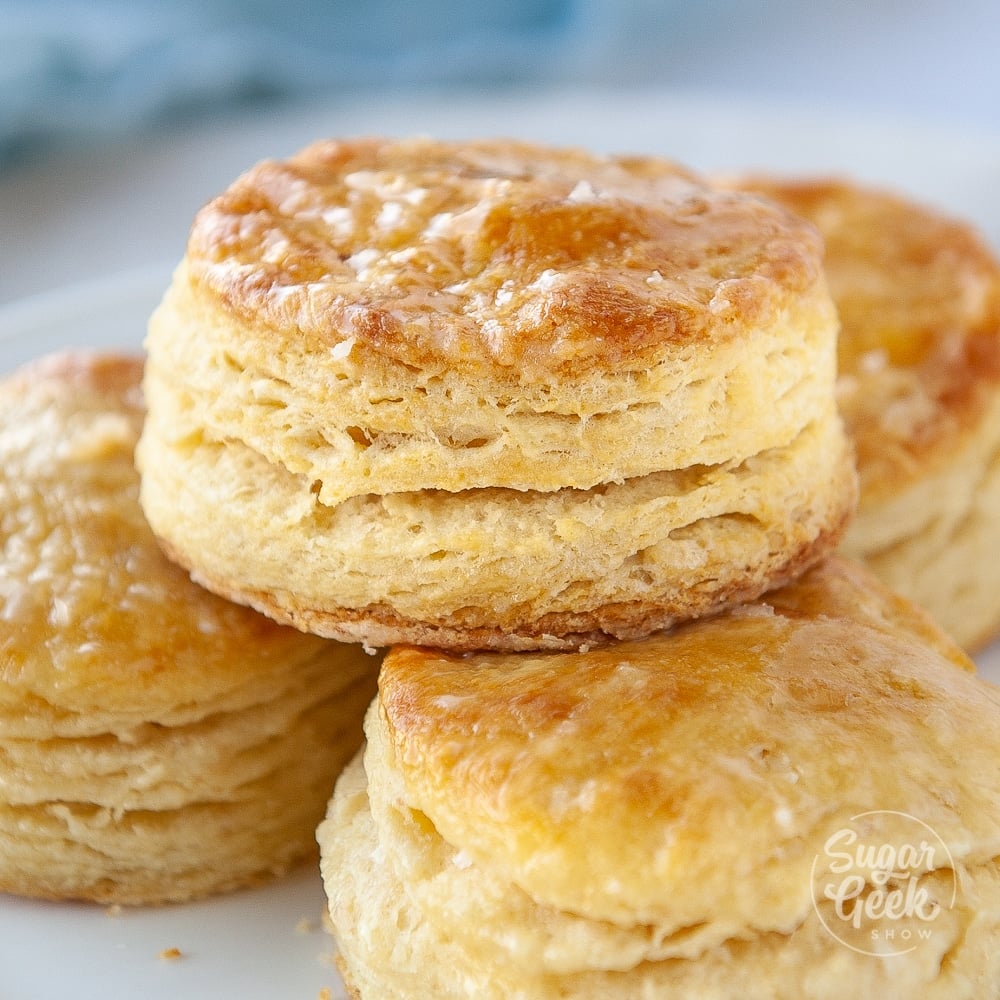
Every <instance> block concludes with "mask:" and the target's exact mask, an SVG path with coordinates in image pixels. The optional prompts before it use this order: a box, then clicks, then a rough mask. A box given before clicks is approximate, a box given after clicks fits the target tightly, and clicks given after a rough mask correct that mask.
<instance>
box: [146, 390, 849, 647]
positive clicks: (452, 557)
mask: <svg viewBox="0 0 1000 1000" xmlns="http://www.w3.org/2000/svg"><path fill="white" fill-rule="evenodd" d="M139 461H140V465H141V467H142V473H143V476H142V493H141V502H142V504H143V507H144V510H145V512H146V516H147V518H148V519H149V522H150V524H151V526H152V528H153V530H154V532H155V533H156V534H157V535H158V537H159V539H160V541H161V544H162V545H163V546H164V548H165V549H166V550H167V552H168V553H169V554H170V556H171V558H173V559H174V560H175V561H177V562H178V563H179V564H180V565H182V566H185V567H187V568H188V569H189V570H190V571H191V573H192V576H193V577H194V578H195V579H196V580H198V581H199V582H200V583H202V584H203V585H205V586H206V587H208V588H209V589H211V590H214V591H216V592H217V593H219V594H221V595H223V596H225V597H228V598H230V599H232V600H236V601H239V602H241V603H245V604H249V605H250V606H252V607H255V608H257V609H258V610H260V611H263V612H264V613H265V614H268V615H270V616H271V617H273V618H274V619H276V620H277V621H280V622H285V623H290V624H293V625H295V626H297V627H299V628H301V629H303V630H306V631H310V632H315V633H317V634H319V635H325V636H330V637H333V638H337V639H342V640H346V641H363V642H367V643H369V644H371V645H376V646H380V645H388V644H390V643H394V642H415V643H420V644H426V645H436V646H442V647H447V648H452V649H475V648H496V649H510V650H516V649H537V648H551V649H565V648H575V647H577V646H579V645H581V644H587V643H590V642H595V641H602V640H606V639H607V638H609V637H614V638H631V637H636V636H639V635H644V634H648V633H649V632H651V631H654V630H656V629H659V628H664V627H668V626H670V625H672V624H673V623H674V622H676V621H678V620H683V619H688V618H693V617H697V616H699V615H702V614H705V613H708V612H711V611H715V610H718V609H719V608H721V607H724V606H727V605H730V604H733V603H736V602H739V601H742V600H746V599H750V598H753V597H756V596H757V595H758V594H760V593H762V592H763V591H765V590H767V589H769V588H771V587H774V586H777V585H779V584H781V583H784V582H787V581H788V580H790V579H792V578H793V577H794V576H796V575H797V574H799V573H801V572H802V571H803V570H804V569H806V568H807V567H808V566H810V565H812V564H813V563H815V562H816V561H817V560H819V559H820V558H821V557H822V556H823V555H824V554H825V553H827V552H828V551H830V550H831V549H832V548H833V547H834V546H835V545H836V544H837V542H838V541H839V538H840V535H841V532H842V530H843V528H844V525H845V522H846V520H847V518H848V516H849V514H850V513H851V511H852V510H853V506H854V501H855V487H856V483H855V475H854V469H853V464H852V457H851V454H850V451H849V447H848V445H847V443H846V439H845V437H844V435H843V431H842V428H841V426H840V423H839V418H838V417H837V416H836V414H835V412H834V410H833V405H832V402H831V406H830V408H829V411H828V413H827V414H826V417H825V419H823V420H821V421H818V422H816V423H814V424H811V425H809V426H808V427H807V428H806V429H805V430H804V431H803V432H802V433H801V434H799V435H798V436H797V437H796V438H795V439H794V440H793V441H792V442H791V443H790V444H789V445H788V446H786V447H781V448H774V449H770V450H768V451H766V452H764V453H762V454H759V455H755V456H754V457H752V458H750V459H748V460H746V461H744V462H731V463H725V464H722V465H718V466H698V467H693V468H688V469H684V470H680V471H676V472H661V473H656V474H653V475H650V476H643V477H640V478H639V479H633V480H626V481H625V482H622V483H612V484H607V485H604V486H600V487H595V488H594V489H590V490H558V491H554V492H550V493H538V492H534V491H517V490H503V489H483V490H469V491H464V492H461V493H445V492H443V491H430V490H424V491H419V492H415V493H403V494H391V495H388V496H374V495H372V496H366V497H356V498H354V499H352V500H350V501H347V502H345V503H343V504H340V505H339V506H337V507H333V508H329V507H326V506H324V505H323V504H321V503H319V502H318V500H317V498H316V496H315V494H314V493H313V492H312V490H311V484H310V482H309V480H308V478H307V477H304V476H296V475H292V474H291V473H289V472H288V471H287V470H286V469H284V468H282V467H280V466H276V465H273V464H271V463H268V462H267V461H265V460H264V459H263V457H262V456H260V455H259V454H258V453H256V452H253V451H251V450H250V449H248V448H246V447H245V446H242V445H240V444H239V443H237V442H232V441H230V442H227V443H226V444H224V445H223V444H218V443H212V442H208V441H204V440H199V439H195V440H191V439H185V440H183V441H176V440H172V439H171V437H170V429H169V427H163V426H161V423H160V418H159V417H158V415H157V414H155V413H153V414H150V417H149V419H148V420H147V424H146V430H145V433H144V437H143V441H142V443H141V445H140V451H139Z"/></svg>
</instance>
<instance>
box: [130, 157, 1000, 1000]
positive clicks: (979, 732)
mask: <svg viewBox="0 0 1000 1000" xmlns="http://www.w3.org/2000/svg"><path fill="white" fill-rule="evenodd" d="M757 191H758V189H757V188H756V187H753V189H752V190H740V189H738V187H734V186H731V185H729V186H727V185H721V184H710V183H708V182H707V181H705V180H703V179H702V178H700V177H698V176H696V175H695V174H693V173H692V172H690V171H689V170H687V169H685V168H683V167H680V166H678V165H677V164H674V163H671V162H666V161H663V160H658V159H651V158H637V157H599V156H595V155H592V154H589V153H586V152H584V151H579V150H567V149H553V148H547V147H541V146H536V145H529V144H525V143H518V142H512V141H499V140H497V141H480V142H453V143H445V142H435V141H432V140H399V141H396V140H379V139H363V140H352V141H344V142H323V143H319V144H316V145H314V146H311V147H309V148H307V149H305V150H304V151H302V152H301V153H300V154H298V155H296V156H294V157H292V158H290V159H288V160H286V161H283V162H266V163H262V164H260V165H258V166H257V167H254V168H253V169H251V170H250V171H249V172H247V173H246V174H245V175H243V176H242V177H240V178H238V179H237V180H236V181H235V182H234V184H233V185H232V186H231V187H230V188H229V189H228V190H227V191H225V192H224V193H223V194H222V195H220V196H219V197H218V198H216V199H215V200H213V201H212V202H211V203H209V204H208V205H207V206H206V207H205V208H204V209H203V210H202V212H201V213H200V214H199V215H198V217H197V218H196V220H195V223H194V226H193V228H192V231H191V236H190V239H189V243H188V247H187V253H186V255H185V258H184V260H183V261H182V262H181V264H180V266H179V267H178V269H177V271H176V272H175V275H174V279H173V282H172V284H171V286H170V288H169V290H168V291H167V293H166V295H165V297H164V299H163V302H162V304H161V305H160V306H159V308H158V309H157V311H156V313H155V314H154V316H153V317H152V319H151V322H150V327H149V334H148V338H147V351H148V358H147V362H146V366H145V374H144V379H143V389H144V394H145V404H146V408H147V412H146V416H145V421H144V425H143V430H142V433H141V437H140V439H139V442H138V447H137V452H136V461H137V464H138V469H139V472H140V475H141V488H140V493H139V502H140V504H141V507H142V511H143V513H144V515H145V518H146V519H147V521H148V525H149V527H150V528H151V530H152V532H153V534H154V535H155V536H156V538H157V539H158V542H159V544H160V546H161V547H162V549H163V551H164V552H165V553H166V554H167V556H169V558H170V560H172V561H173V562H174V563H176V564H177V566H179V567H182V568H183V569H184V570H186V571H187V572H188V573H189V574H190V576H191V578H192V580H193V581H194V583H193V584H192V586H194V585H195V584H198V585H201V586H202V587H204V588H206V589H207V590H209V591H214V592H215V593H216V594H217V595H219V597H220V598H225V599H228V600H230V601H235V602H238V603H240V604H244V605H247V606H249V608H252V609H255V610H256V611H258V612H262V613H264V614H265V615H267V616H269V617H270V618H273V619H274V620H275V621H276V622H277V623H278V624H277V625H276V626H275V627H280V626H285V627H287V626H295V627H296V628H297V629H299V630H301V632H303V633H315V636H316V637H322V638H315V641H316V642H323V641H329V642H334V643H335V644H337V645H338V648H341V647H339V643H342V642H347V643H359V644H361V646H366V647H384V646H388V647H390V648H389V649H388V651H387V652H386V653H385V657H384V660H383V661H382V663H381V668H380V673H379V681H378V692H377V695H376V696H375V697H374V700H373V701H371V703H370V707H369V708H368V711H367V716H366V721H365V734H366V742H365V746H364V748H363V749H362V750H361V751H360V752H359V753H358V755H357V756H356V757H355V759H354V761H353V762H352V763H351V764H350V765H349V766H348V767H347V769H346V770H345V771H344V772H343V774H342V776H341V777H340V779H339V781H338V782H337V785H336V790H335V791H334V793H333V797H332V799H331V800H330V802H329V807H328V811H327V814H326V819H325V820H324V821H323V822H322V823H321V824H320V825H319V827H318V831H317V839H318V841H319V845H320V852H321V870H322V876H323V880H324V885H325V888H326V892H327V897H328V903H329V906H328V910H329V917H330V921H331V926H332V930H333V934H334V937H335V939H336V943H337V946H338V961H339V963H340V967H341V970H342V972H343V976H344V980H345V983H346V984H347V988H348V990H349V991H350V992H351V994H352V996H354V997H356V998H360V1000H420V998H428V1000H430V998H434V1000H446V998H453V1000H459V998H477V1000H492V998H496V1000H501V998H504V1000H506V998H510V997H516V996H521V997H530V998H532V1000H544V998H548V997H553V998H555V997H559V998H581V1000H582V998H594V1000H597V998H600V1000H607V998H611V997H629V998H639V997H642V998H653V997H667V996H669V997H675V996H676V997H698V998H712V997H727V998H735V997H740V998H761V1000H764V998H768V1000H776V998H789V1000H792V998H799V997H802V996H808V997H812V998H824V997H830V998H833V997H837V998H840V997H842V996H843V995H844V994H845V989H849V991H850V993H851V995H853V996H858V997H875V996H883V995H884V996H896V997H942V998H944V997H948V998H955V997H969V998H975V997H986V996H992V995H995V994H996V992H997V990H998V989H1000V949H998V947H997V945H998V943H1000V860H998V859H1000V693H998V692H997V691H996V690H995V689H994V688H992V687H991V686H989V685H988V684H986V683H985V682H983V681H982V680H980V679H978V678H977V677H976V676H975V673H974V668H973V665H972V663H971V661H970V660H969V659H968V657H967V655H966V653H965V652H964V651H963V650H962V649H961V648H960V646H959V645H958V644H957V643H956V642H955V641H954V640H953V639H952V638H950V637H949V636H948V635H947V634H946V632H945V631H944V630H943V629H942V628H941V627H940V626H939V625H938V624H936V622H935V621H934V620H933V619H932V618H931V617H930V615H929V614H928V613H927V612H925V611H924V610H922V609H921V608H919V607H918V606H917V605H916V604H914V603H911V602H910V601H909V600H908V599H906V598H903V597H900V596H898V595H897V594H896V593H894V592H893V591H892V590H890V589H888V588H887V587H886V586H885V585H884V584H883V583H881V582H879V581H878V580H877V579H876V577H875V576H874V575H873V574H872V573H871V572H870V570H868V569H866V568H864V567H863V566H861V565H859V564H856V563H854V562H851V561H849V560H847V559H846V558H844V557H843V556H841V555H837V554H836V552H835V550H836V549H837V548H838V546H840V545H841V543H842V541H843V539H844V535H845V532H847V533H848V538H849V537H850V530H851V529H849V527H848V525H849V522H850V520H851V516H852V514H853V511H854V507H855V504H856V500H857V494H858V477H857V472H856V468H855V459H854V452H853V448H852V443H851V439H850V437H849V435H848V433H847V432H846V431H845V427H844V422H843V419H842V416H841V412H840V406H838V390H837V351H838V338H839V336H840V320H839V318H838V309H837V305H838V303H837V301H835V300H836V299H837V294H836V293H837V287H836V283H834V288H833V292H834V294H831V287H830V285H828V273H827V269H826V268H825V266H824V259H823V253H824V245H823V239H822V237H821V235H820V229H822V227H821V226H820V227H817V225H815V224H814V223H813V222H811V221H808V220H806V219H804V218H802V217H801V215H800V214H798V213H796V212H794V211H791V210H789V208H788V207H787V206H784V205H781V204H779V201H778V200H776V199H772V198H768V197H763V196H761V195H760V194H759V193H757ZM859 266H862V265H860V264H859ZM971 280H972V279H970V281H971ZM993 332H994V334H997V331H993ZM977 343H978V341H977ZM841 349H842V350H843V348H841ZM843 394H844V387H843V383H842V384H841V402H842V400H843ZM854 437H855V441H859V442H860V437H859V435H857V434H855V436H854ZM858 450H859V452H860V454H861V458H862V460H864V458H865V452H864V447H863V446H862V445H861V444H860V443H859V446H858ZM861 480H862V485H863V484H864V482H865V469H864V467H862V476H861ZM248 613H250V612H248ZM297 634H298V633H297ZM305 638H307V636H303V639H305ZM340 669H341V668H340V667H338V665H337V664H332V665H331V667H330V669H329V670H328V671H327V676H328V677H330V676H332V675H337V674H338V671H340ZM847 847H851V848H852V849H851V850H846V848H847ZM855 847H856V848H857V849H853V848H855ZM862 848H864V849H862ZM904 943H905V946H904ZM911 943H912V946H911ZM846 984H850V985H849V987H848V986H847V985H846Z"/></svg>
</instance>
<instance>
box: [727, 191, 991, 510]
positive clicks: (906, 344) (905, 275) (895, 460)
mask: <svg viewBox="0 0 1000 1000" xmlns="http://www.w3.org/2000/svg"><path fill="white" fill-rule="evenodd" d="M740 186H741V187H743V188H746V189H750V190H756V191H759V192H761V193H762V194H765V195H766V196H767V197H768V198H770V199H772V200H776V201H777V202H779V203H780V204H782V205H784V206H785V207H787V208H789V209H790V210H792V211H793V212H795V213H796V214H798V215H800V216H802V217H803V218H805V219H808V220H809V221H811V222H813V223H814V224H815V225H816V226H817V227H818V228H819V230H820V232H821V233H822V235H823V238H824V240H825V242H826V273H827V279H828V283H829V286H830V292H831V294H832V296H833V299H834V301H835V302H836V304H837V310H838V312H839V314H840V320H841V325H842V329H841V334H840V339H839V342H838V360H839V365H840V372H841V376H842V377H841V382H840V388H839V395H840V408H841V412H842V413H843V415H844V419H845V422H846V424H847V428H848V431H849V432H850V434H851V436H852V438H853V439H854V443H855V446H856V450H857V453H858V462H859V467H860V471H861V476H862V484H863V488H864V490H865V492H872V493H873V494H874V493H878V492H880V491H884V492H887V493H891V492H894V491H895V490H896V489H898V488H899V483H900V480H906V479H907V478H909V477H910V476H912V475H913V474H915V473H917V474H919V473H922V472H926V471H927V469H928V463H934V462H935V461H936V460H948V459H950V458H951V457H952V455H953V453H954V448H955V445H956V441H957V438H958V437H959V436H960V435H961V434H962V433H963V432H965V431H966V430H967V429H968V428H969V427H970V426H974V425H975V423H976V421H977V420H978V419H979V417H980V415H981V414H982V412H983V408H984V406H985V405H986V403H987V401H988V399H989V398H990V397H991V396H992V395H993V394H994V393H996V392H997V391H998V387H1000V262H998V261H997V259H996V257H995V256H994V254H993V253H992V252H991V250H990V249H989V248H988V247H987V245H986V244H985V243H984V242H983V240H982V239H981V238H980V236H979V235H978V234H977V233H976V232H975V231H974V230H973V229H972V228H971V227H970V226H968V225H966V224H965V223H963V222H961V221H959V220H956V219H952V218H949V217H948V216H946V215H943V214H941V213H939V212H936V211H934V210H932V209H930V208H928V207H925V206H923V205H920V204H916V203H914V202H913V201H911V200H909V199H907V198H903V197H899V196H897V195H894V194H891V193H888V192H884V191H880V190H877V189H873V188H868V187H865V186H862V185H857V184H851V183H848V182H844V181H838V180H824V179H803V180H783V179H779V178H768V177H750V178H745V179H743V180H741V181H740Z"/></svg>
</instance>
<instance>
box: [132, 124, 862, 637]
mask: <svg viewBox="0 0 1000 1000" xmlns="http://www.w3.org/2000/svg"><path fill="white" fill-rule="evenodd" d="M147 344H148V348H149V362H148V364H147V369H146V378H145V382H144V388H145V392H146V397H147V404H148V407H149V419H148V421H147V423H146V426H145V430H144V433H143V435H142V439H141V441H140V444H139V449H138V462H139V466H140V469H141V472H142V477H143V488H142V494H141V503H142V506H143V509H144V511H145V513H146V516H147V517H148V518H149V521H150V523H151V525H152V527H153V530H154V531H155V533H156V534H157V536H158V537H159V539H160V540H161V543H162V545H163V547H164V549H165V551H167V552H168V553H169V554H170V556H171V558H173V559H175V560H176V561H178V562H179V563H180V564H181V565H183V566H185V567H187V568H188V569H190V570H191V572H192V574H193V575H194V577H195V578H196V579H197V580H199V581H200V582H201V583H203V584H204V585H205V586H207V587H210V588H212V589H213V590H215V591H217V592H218V593H220V594H223V595H225V596H227V597H230V598H232V599H234V600H237V601H241V602H245V603H247V604H250V605H252V606H253V607H256V608H258V609H260V610H262V611H264V612H265V613H266V614H269V615H272V616H274V617H275V618H277V619H278V620H279V621H283V622H291V623H293V624H295V625H296V626H298V627H300V628H304V629H307V630H310V631H315V632H317V633H319V634H322V635H328V636H332V637H336V638H341V639H352V640H361V641H364V642H369V643H372V644H377V645H381V644H385V643H390V642H399V641H409V642H424V643H434V644H438V645H446V646H448V647H450V648H463V649H470V648H476V647H479V646H485V647H492V648H505V649H519V648H566V647H571V646H573V645H579V644H581V643H586V642H590V641H599V640H602V639H605V638H607V637H608V636H615V637H626V636H635V635H639V634H646V633H648V632H650V631H652V630H654V629H656V628H662V627H665V626H667V625H670V624H672V623H673V622H675V621H677V620H680V619H684V618H690V617H695V616H697V615H700V614H704V613H706V612H709V611H712V610H717V609H718V608H720V607H723V606H726V605H727V604H731V603H733V602H734V601H738V600H743V599H747V598H751V597H754V596H756V595H757V594H759V593H761V592H762V591H763V590H765V589H767V588H768V587H773V586H776V585H778V584H780V583H783V582H785V581H786V580H788V579H790V578H791V577H792V576H793V575H794V574H796V573H798V572H801V571H802V570H803V569H804V568H805V567H806V566H808V565H811V564H812V563H814V562H815V561H816V560H817V559H819V558H820V557H821V556H822V555H823V554H824V553H825V552H827V551H828V550H829V549H830V548H831V546H833V545H834V544H835V543H836V541H837V539H838V538H839V537H840V534H841V532H842V530H843V527H844V525H845V523H846V520H847V518H848V516H849V514H850V511H851V509H852V505H853V503H854V499H855V483H854V473H853V470H852V466H851V463H850V460H849V457H848V455H847V446H846V441H845V438H844V436H843V430H842V428H841V427H840V426H839V423H838V417H837V415H836V410H835V405H834V398H833V389H834V378H835V349H836V319H835V315H834V311H833V307H832V302H831V300H830V297H829V294H828V292H827V289H826V285H825V279H824V276H823V271H822V267H821V252H820V245H819V241H818V239H817V236H816V233H815V231H814V229H813V227H811V226H809V225H807V224H805V223H803V222H801V221H800V220H798V219H797V218H796V217H794V216H793V215H790V214H789V213H787V212H785V211H784V210H782V209H780V208H778V207H776V206H774V205H770V204H768V203H766V202H764V201H762V200H760V199H758V198H755V197H752V196H749V195H745V194H741V193H735V192H725V191H721V190H716V189H710V188H709V187H708V186H707V185H705V184H704V183H702V182H700V181H699V180H698V179H697V178H695V177H694V176H693V175H692V174H690V173H689V172H687V171H685V170H683V169H681V168H679V167H678V166H676V165H675V164H673V163H670V162H666V161H659V160H652V159H637V158H627V157H617V158H614V157H597V156H593V155H590V154H587V153H584V152H581V151H576V150H563V149H551V148H545V147H540V146H531V145H528V144H524V143H516V142H510V141H499V140H498V141H483V142H468V143H442V142H434V141H431V140H400V141H390V140H375V139H372V140H353V141H344V142H328V143H319V144H316V145H314V146H311V147H309V148H307V149H306V150H304V151H303V152H301V153H300V154H298V155H296V156H294V157H292V158H290V159H289V160H287V161H284V162H281V163H274V162H266V163H262V164H259V165H258V166H257V167H255V168H253V169H251V170H250V171H248V172H247V173H246V174H244V175H243V176H242V177H241V178H239V179H237V180H236V181H235V182H234V183H233V184H232V185H231V186H230V188H229V189H228V190H227V191H225V192H224V193H223V194H222V195H220V196H219V197H218V198H216V199H214V200H213V201H212V202H211V203H210V204H209V205H207V206H206V207H205V209H204V210H203V211H202V212H201V213H199V215H198V217H197V218H196V220H195V222H194V225H193V228H192V231H191V235H190V239H189V242H188V246H187V252H186V255H185V259H184V261H183V262H182V263H181V265H180V267H179V268H178V269H177V271H176V273H175V275H174V280H173V282H172V284H171V287H170V289H169V290H168V291H167V294H166V295H165V297H164V300H163V302H162V304H161V305H160V307H159V309H158V310H157V311H156V313H155V314H154V316H153V317H152V319H151V322H150V327H149V336H148V338H147ZM220 527H222V528H223V530H218V529H219V528H220Z"/></svg>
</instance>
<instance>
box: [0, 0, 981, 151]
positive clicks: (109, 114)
mask: <svg viewBox="0 0 1000 1000" xmlns="http://www.w3.org/2000/svg"><path fill="white" fill-rule="evenodd" d="M998 7H1000V4H997V3H996V0H965V2H963V3H961V4H955V3H945V2H941V0H910V2H905V3H900V2H898V0H895V2H889V0H869V2H867V3H858V2H856V0H842V2H840V3H837V4H816V3H810V2H808V0H765V2H741V0H704V2H701V3H697V2H695V3H685V2H681V0H496V2H487V0H478V2H477V0H424V2H420V0H243V2H241V0H0V162H3V161H4V160H8V161H9V160H10V159H12V158H14V157H17V156H21V157H23V156H25V155H30V154H32V153H36V154H37V152H38V151H40V150H42V149H45V148H49V147H51V145H52V143H53V142H60V143H66V142H70V143H80V142H94V141H100V140H101V139H102V138H105V137H109V136H115V135H121V134H123V133H128V132H136V131H141V130H143V129H146V128H149V127H150V126H151V125H154V124H160V123H163V122H177V121H184V120H190V119H192V118H193V117H196V116H197V115H198V114H202V113H205V112H206V111H210V110H212V109H220V108H237V107H246V106H247V105H251V104H267V103H268V102H273V101H276V100H281V99H287V98H290V97H297V96H298V97H302V96H309V95H313V96H315V95H319V94H331V93H333V94H341V95H344V94H355V93H360V92H364V93H386V92H389V91H394V90H395V91H398V90H405V89H407V88H414V87H419V88H429V87H430V88H433V87H451V88H455V87H463V88H481V89H490V90H492V91H496V90H498V89H503V88H511V87H524V86H547V85H558V84H573V85H591V86H594V85H598V86H605V87H607V86H614V87H624V86H637V85H652V84H660V85H663V84H665V85H669V86H672V87H678V88H688V89H695V90H698V91H699V92H703V93H704V92H711V93H731V94H739V95H746V94H762V95H768V96H785V97H789V98H798V99H812V100H815V99H824V100H827V101H829V100H831V99H836V100H839V101H840V102H842V103H845V104H856V105H864V106H869V107H871V108H873V109H884V110H887V111H893V112H896V113H899V112H905V111H909V112H910V113H911V114H922V115H925V116H930V117H934V118H937V119H948V120H955V119H958V120H962V119H966V120H968V121H970V122H975V123H976V124H978V125H980V126H981V125H983V124H988V125H990V126H991V127H993V128H995V129H997V130H998V131H1000V76H998V73H997V69H996V66H997V61H998V55H997V53H998V51H1000V16H998V13H997V8H998Z"/></svg>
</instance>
